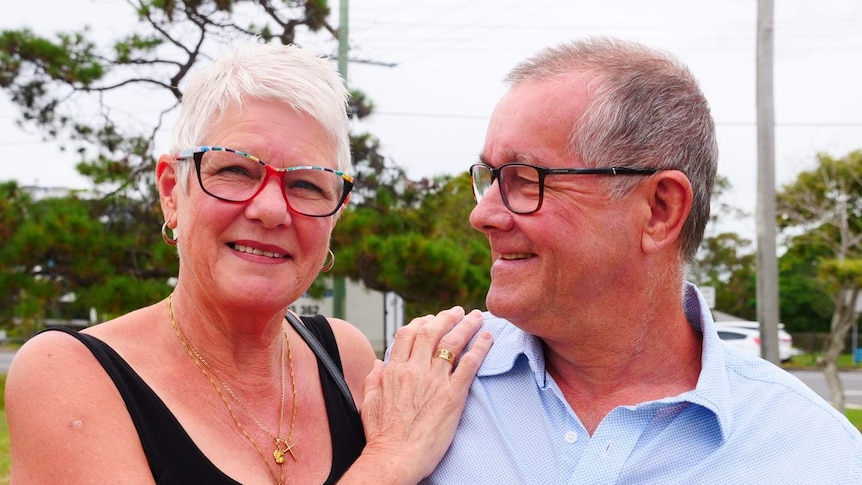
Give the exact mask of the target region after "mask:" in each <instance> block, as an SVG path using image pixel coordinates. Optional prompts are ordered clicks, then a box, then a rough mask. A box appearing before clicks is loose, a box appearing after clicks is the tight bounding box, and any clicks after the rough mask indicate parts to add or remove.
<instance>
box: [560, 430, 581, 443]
mask: <svg viewBox="0 0 862 485" xmlns="http://www.w3.org/2000/svg"><path fill="white" fill-rule="evenodd" d="M563 439H565V440H566V443H574V442H575V441H578V433H575V432H574V431H566V434H565V435H564V436H563Z"/></svg>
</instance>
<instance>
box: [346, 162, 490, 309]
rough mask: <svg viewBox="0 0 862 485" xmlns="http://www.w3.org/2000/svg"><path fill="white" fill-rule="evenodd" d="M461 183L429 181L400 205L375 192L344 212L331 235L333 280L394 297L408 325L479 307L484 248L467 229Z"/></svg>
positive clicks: (465, 178) (468, 205) (484, 285)
mask: <svg viewBox="0 0 862 485" xmlns="http://www.w3.org/2000/svg"><path fill="white" fill-rule="evenodd" d="M469 183H470V179H469V175H467V174H466V173H465V174H462V175H461V176H459V177H456V178H452V179H448V178H444V179H440V180H438V181H436V182H429V184H431V185H430V187H431V188H430V189H429V190H428V191H423V192H416V193H413V192H409V194H410V195H408V196H407V197H406V199H407V200H406V201H405V200H404V198H401V199H399V198H396V195H397V194H396V193H394V192H390V191H387V190H383V189H382V188H381V190H380V192H379V193H378V197H376V198H374V199H370V200H366V201H365V202H364V204H363V205H361V206H358V207H351V208H349V209H348V210H347V211H346V212H345V214H344V215H343V216H342V220H341V221H340V222H339V223H338V225H337V226H336V229H335V232H334V234H333V248H335V250H336V251H337V252H338V255H339V259H338V261H339V263H338V265H337V266H336V268H337V270H336V271H334V272H333V273H335V274H341V275H346V276H349V277H351V278H354V279H359V280H361V281H362V282H363V283H364V284H365V285H366V286H368V287H369V288H372V289H375V290H378V291H396V292H397V293H398V294H399V295H400V296H401V297H402V298H404V299H405V302H406V313H407V315H406V316H407V317H408V318H409V317H413V316H417V315H423V314H427V313H436V312H437V311H439V310H440V309H442V308H446V307H449V306H452V305H456V304H459V305H463V306H465V307H467V308H484V298H485V294H486V293H487V290H488V286H489V284H490V275H489V271H488V265H489V263H490V249H489V248H488V244H487V242H486V241H485V238H484V236H483V235H482V234H481V233H479V232H478V231H476V230H474V229H473V228H472V227H470V225H469V220H468V219H469V213H470V210H471V209H472V207H473V200H472V193H471V192H470V187H469ZM420 193H421V194H424V195H422V196H420V195H419V194H420ZM378 204H379V205H378Z"/></svg>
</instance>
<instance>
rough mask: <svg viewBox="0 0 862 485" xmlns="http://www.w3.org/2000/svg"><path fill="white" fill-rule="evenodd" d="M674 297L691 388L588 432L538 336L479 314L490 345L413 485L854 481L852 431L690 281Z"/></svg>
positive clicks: (856, 446) (861, 479)
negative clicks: (686, 341)
mask: <svg viewBox="0 0 862 485" xmlns="http://www.w3.org/2000/svg"><path fill="white" fill-rule="evenodd" d="M684 301H685V312H686V316H687V317H688V320H689V322H692V325H693V326H695V327H696V328H698V329H699V330H700V331H701V332H703V354H702V369H701V373H700V377H699V378H698V382H697V386H696V387H695V389H693V390H691V391H688V392H684V393H682V394H680V395H678V396H673V397H667V398H664V399H660V400H656V401H650V402H644V403H641V404H638V405H636V406H620V407H618V408H616V409H614V410H613V411H611V413H610V414H608V415H607V416H606V417H605V418H604V419H603V420H602V422H601V424H600V425H599V426H598V428H597V429H596V431H595V433H594V434H593V436H592V437H591V436H590V435H589V434H588V433H587V430H586V429H585V428H584V426H583V425H582V424H581V422H580V420H579V419H578V417H577V415H575V413H574V412H573V411H572V409H571V407H569V405H568V403H567V402H566V400H565V399H564V398H563V395H562V393H561V392H560V389H559V387H557V384H556V383H555V382H554V380H553V378H552V377H551V376H550V374H548V373H547V372H546V371H545V361H544V355H543V351H542V345H541V342H540V341H539V339H537V338H535V337H533V336H531V335H528V334H526V333H524V332H523V331H521V330H520V329H518V328H517V327H515V326H513V325H512V324H510V323H509V322H507V321H505V320H503V319H501V318H497V317H494V316H493V315H490V314H486V315H485V328H486V329H488V330H490V331H491V332H492V333H493V334H494V346H493V347H492V348H491V351H490V352H489V354H488V356H487V357H486V359H485V361H484V362H483V364H482V367H481V368H480V369H479V374H478V377H477V378H476V380H475V381H474V382H473V385H472V387H471V389H470V396H469V399H468V401H467V406H466V408H465V410H464V414H463V416H462V418H461V422H460V424H459V426H458V432H457V434H456V435H455V440H454V442H453V443H452V446H451V448H450V449H449V451H448V452H447V453H446V456H445V457H444V458H443V461H442V462H441V463H440V466H439V467H438V468H437V470H436V471H435V472H434V473H433V474H432V475H431V476H430V477H429V478H428V479H426V480H425V481H424V482H423V483H427V484H439V485H458V484H471V485H472V484H536V485H549V484H590V485H595V484H612V483H620V484H631V483H638V484H639V483H650V484H653V483H660V484H676V483H686V484H688V483H692V484H776V485H778V484H781V485H787V484H814V483H817V484H860V483H862V435H860V433H859V431H857V430H856V428H855V427H853V426H852V425H851V424H850V423H849V422H848V421H847V420H846V419H845V418H844V417H843V416H842V415H841V414H840V413H838V412H837V411H835V409H833V408H832V407H831V406H830V405H829V404H828V403H827V402H825V401H824V400H823V399H821V398H820V397H819V396H818V395H817V394H815V393H814V392H813V391H811V390H810V389H809V388H808V387H807V386H806V385H805V384H803V383H802V382H801V381H799V380H798V379H797V378H795V377H794V376H792V375H790V374H788V373H787V372H784V371H783V370H781V369H780V368H778V367H776V366H774V365H772V364H770V363H769V362H767V361H765V360H763V359H759V358H756V357H750V356H746V355H743V354H742V353H740V352H739V351H737V350H736V349H735V348H732V347H730V346H729V345H727V344H725V343H724V342H723V341H722V340H721V339H719V338H718V334H717V333H716V330H715V325H714V323H713V321H712V316H711V313H710V311H709V308H708V306H707V305H706V302H705V300H704V299H703V297H702V296H701V295H700V292H698V291H697V289H696V288H695V287H694V285H690V284H688V285H687V286H686V288H685V295H684Z"/></svg>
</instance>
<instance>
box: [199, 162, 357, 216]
mask: <svg viewBox="0 0 862 485" xmlns="http://www.w3.org/2000/svg"><path fill="white" fill-rule="evenodd" d="M199 156H200V157H201V162H200V182H201V186H202V187H203V189H204V190H205V191H206V192H207V193H209V194H210V195H212V196H214V197H217V198H220V199H224V200H228V201H233V202H245V201H247V200H249V199H251V198H252V197H254V196H255V195H256V194H257V192H258V190H259V189H260V187H261V185H263V183H264V181H265V180H266V179H267V178H268V175H267V174H268V173H269V172H270V171H271V170H272V169H270V170H267V167H266V166H265V165H261V164H260V163H259V162H257V161H254V160H251V159H249V158H246V157H243V156H242V155H238V154H236V153H231V152H223V151H208V152H204V153H202V154H200V155H199ZM273 175H274V176H280V177H281V178H282V181H283V184H284V192H285V194H286V195H287V203H288V205H290V207H291V208H293V210H295V211H296V212H299V213H301V214H306V215H310V216H320V215H328V214H330V213H332V212H333V211H335V210H336V209H337V208H338V206H339V205H340V204H341V202H342V198H343V195H344V179H342V178H341V176H339V175H338V174H335V173H332V172H327V171H324V170H316V169H312V168H303V169H295V170H290V171H283V172H274V171H273Z"/></svg>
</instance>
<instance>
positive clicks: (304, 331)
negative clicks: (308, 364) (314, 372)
mask: <svg viewBox="0 0 862 485" xmlns="http://www.w3.org/2000/svg"><path fill="white" fill-rule="evenodd" d="M284 318H286V319H287V321H288V322H290V324H291V326H293V328H294V330H296V332H297V333H298V334H299V336H300V337H302V339H303V340H305V343H307V344H308V346H309V347H310V348H311V350H312V352H314V355H316V356H317V358H318V360H320V362H322V363H323V366H324V367H326V370H327V372H329V375H330V376H332V380H333V381H335V384H336V385H337V386H338V389H340V390H341V393H342V394H344V399H345V401H347V404H348V405H349V406H350V408H351V410H352V411H353V412H355V413H357V414H358V413H359V411H358V410H357V409H356V403H355V402H353V394H351V393H350V388H349V387H348V386H347V382H346V381H345V380H344V375H343V374H342V373H341V371H340V370H338V366H336V365H335V362H333V361H332V357H331V356H330V355H329V352H327V351H326V349H324V348H323V345H322V344H321V343H320V341H319V340H317V337H315V336H314V334H312V333H311V331H310V330H308V328H306V326H305V324H303V323H302V322H301V321H300V320H299V319H298V318H296V317H295V316H293V314H292V313H290V312H288V313H286V314H285V315H284Z"/></svg>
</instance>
